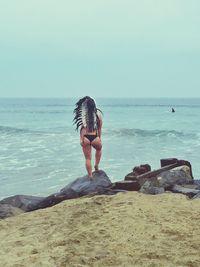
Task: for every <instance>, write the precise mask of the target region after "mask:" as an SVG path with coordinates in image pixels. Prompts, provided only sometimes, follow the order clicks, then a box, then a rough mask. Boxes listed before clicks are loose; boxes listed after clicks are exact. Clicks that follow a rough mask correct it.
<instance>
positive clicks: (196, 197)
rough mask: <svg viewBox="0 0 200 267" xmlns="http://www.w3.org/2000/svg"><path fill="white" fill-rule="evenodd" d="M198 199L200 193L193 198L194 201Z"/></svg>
mask: <svg viewBox="0 0 200 267" xmlns="http://www.w3.org/2000/svg"><path fill="white" fill-rule="evenodd" d="M198 198H200V193H198V194H196V195H195V196H193V198H192V199H198Z"/></svg>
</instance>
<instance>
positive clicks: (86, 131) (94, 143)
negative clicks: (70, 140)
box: [74, 96, 102, 178]
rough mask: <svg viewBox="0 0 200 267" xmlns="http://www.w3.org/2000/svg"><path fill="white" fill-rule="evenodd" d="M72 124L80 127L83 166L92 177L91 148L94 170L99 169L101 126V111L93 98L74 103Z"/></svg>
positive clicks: (87, 97)
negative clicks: (93, 152)
mask: <svg viewBox="0 0 200 267" xmlns="http://www.w3.org/2000/svg"><path fill="white" fill-rule="evenodd" d="M74 114H75V117H74V124H76V129H77V130H78V128H79V127H80V144H81V146H82V149H83V154H84V156H85V167H86V170H87V172H88V176H89V177H90V178H92V165H91V157H92V148H94V149H95V150H96V153H95V166H94V168H95V171H97V170H98V169H99V163H100V160H101V149H102V143H101V128H102V116H101V114H102V111H101V110H100V109H98V108H97V107H96V103H95V100H94V99H93V98H91V97H89V96H85V97H83V98H81V99H80V100H79V101H78V102H77V103H76V108H75V109H74Z"/></svg>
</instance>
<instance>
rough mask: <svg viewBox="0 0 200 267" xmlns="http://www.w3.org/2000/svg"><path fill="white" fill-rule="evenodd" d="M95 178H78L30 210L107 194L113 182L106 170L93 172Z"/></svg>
mask: <svg viewBox="0 0 200 267" xmlns="http://www.w3.org/2000/svg"><path fill="white" fill-rule="evenodd" d="M93 177H94V179H90V178H89V177H88V176H87V175H86V176H83V177H80V178H77V179H76V180H75V181H73V182H72V183H70V184H68V185H67V186H66V187H64V188H63V189H61V190H60V192H59V193H56V194H52V195H50V196H48V197H46V198H44V199H43V200H42V201H40V202H39V203H37V204H36V205H35V206H32V207H31V209H30V210H29V211H32V210H37V209H44V208H47V207H51V206H54V205H56V204H58V203H60V202H61V201H63V200H67V199H72V198H78V197H81V196H85V195H90V194H94V195H98V194H105V193H107V191H108V190H109V187H111V185H112V183H111V181H110V179H109V178H108V176H107V175H106V173H105V172H104V171H101V170H99V171H95V172H93Z"/></svg>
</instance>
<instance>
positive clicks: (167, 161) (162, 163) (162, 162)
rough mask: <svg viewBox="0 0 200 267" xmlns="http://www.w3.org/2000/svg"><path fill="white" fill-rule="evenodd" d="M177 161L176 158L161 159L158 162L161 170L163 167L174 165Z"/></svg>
mask: <svg viewBox="0 0 200 267" xmlns="http://www.w3.org/2000/svg"><path fill="white" fill-rule="evenodd" d="M177 161H178V159H177V158H167V159H161V160H160V166H161V168H162V167H165V166H168V165H171V164H174V163H176V162H177Z"/></svg>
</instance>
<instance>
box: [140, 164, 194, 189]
mask: <svg viewBox="0 0 200 267" xmlns="http://www.w3.org/2000/svg"><path fill="white" fill-rule="evenodd" d="M170 166H171V165H170ZM166 167H168V166H166ZM166 167H163V169H165V171H163V172H161V173H159V175H157V176H155V177H150V178H149V179H146V180H145V181H144V183H143V185H142V186H141V189H140V192H142V193H146V194H155V193H163V192H164V191H165V190H172V188H173V186H174V185H183V184H187V183H189V182H191V181H193V180H192V177H191V176H190V168H189V167H188V166H179V167H176V168H173V169H170V170H166ZM155 173H156V172H155ZM158 188H161V190H158ZM193 190H196V189H193Z"/></svg>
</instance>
